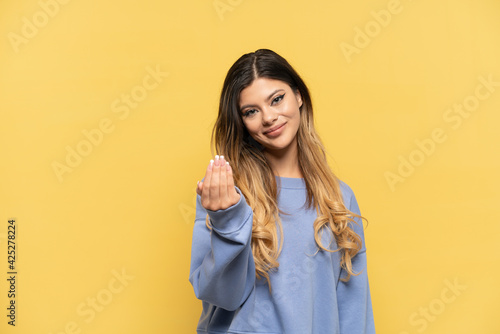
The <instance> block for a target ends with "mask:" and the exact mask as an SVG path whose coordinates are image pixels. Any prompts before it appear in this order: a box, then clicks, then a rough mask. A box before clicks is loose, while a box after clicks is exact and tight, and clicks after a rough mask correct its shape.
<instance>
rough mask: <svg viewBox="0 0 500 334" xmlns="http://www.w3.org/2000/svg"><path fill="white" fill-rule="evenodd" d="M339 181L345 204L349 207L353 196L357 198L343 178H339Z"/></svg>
mask: <svg viewBox="0 0 500 334" xmlns="http://www.w3.org/2000/svg"><path fill="white" fill-rule="evenodd" d="M338 181H339V186H340V192H341V193H342V198H343V199H344V205H345V206H346V207H349V205H350V204H351V200H352V198H355V196H354V191H353V190H352V188H351V187H350V186H349V185H348V184H347V183H346V182H344V181H342V180H341V179H338Z"/></svg>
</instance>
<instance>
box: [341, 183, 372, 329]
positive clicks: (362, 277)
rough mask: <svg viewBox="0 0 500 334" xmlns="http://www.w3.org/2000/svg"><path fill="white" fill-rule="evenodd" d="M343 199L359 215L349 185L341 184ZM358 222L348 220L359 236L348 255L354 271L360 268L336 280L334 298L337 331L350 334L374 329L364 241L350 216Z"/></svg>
mask: <svg viewBox="0 0 500 334" xmlns="http://www.w3.org/2000/svg"><path fill="white" fill-rule="evenodd" d="M344 187H345V188H343V189H345V190H344V191H345V193H346V194H345V197H344V198H345V199H350V200H349V202H346V206H348V209H349V210H350V211H352V212H354V213H356V214H358V215H361V213H360V209H359V206H358V202H357V200H356V197H355V196H354V193H353V191H352V189H351V188H350V187H349V186H347V185H345V184H344ZM354 219H355V220H356V221H357V222H358V224H359V226H358V224H352V228H353V229H354V231H355V232H356V233H357V234H358V235H359V236H360V237H361V240H362V248H361V250H360V251H359V252H358V253H357V254H356V256H354V258H353V259H352V268H353V271H354V273H358V272H360V271H361V274H359V275H358V276H354V275H351V277H350V279H349V281H348V282H343V281H341V280H338V284H337V300H338V309H339V319H340V332H341V333H353V334H373V333H375V323H374V319H373V309H372V301H371V296H370V285H369V282H368V273H367V260H366V245H365V237H364V232H363V222H362V221H361V218H357V217H354ZM340 277H341V278H345V277H347V272H346V271H345V270H344V269H342V270H341V271H340Z"/></svg>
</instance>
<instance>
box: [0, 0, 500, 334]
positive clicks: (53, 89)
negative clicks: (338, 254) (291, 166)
mask: <svg viewBox="0 0 500 334" xmlns="http://www.w3.org/2000/svg"><path fill="white" fill-rule="evenodd" d="M66 2H67V3H61V4H59V5H58V9H57V8H56V7H54V6H52V9H51V10H52V11H51V13H52V15H51V16H49V15H48V14H44V12H42V11H43V9H42V4H51V3H52V4H53V3H54V2H53V1H49V0H45V1H43V0H42V2H41V3H42V4H41V3H40V2H37V1H34V0H31V1H24V0H23V1H14V0H3V1H1V2H0V37H1V38H0V112H1V116H0V142H1V146H0V158H1V159H2V162H1V164H0V173H1V174H0V203H1V205H0V242H1V252H0V262H1V263H2V264H1V266H0V267H1V268H2V269H1V270H2V271H1V275H0V277H1V280H0V306H1V309H2V311H1V317H0V319H1V322H0V332H2V333H30V334H31V333H44V334H48V333H53V334H55V333H92V334H97V333H194V331H195V328H196V324H197V321H198V318H199V315H200V312H201V302H200V301H199V300H197V299H196V298H195V296H194V293H193V290H192V288H191V285H190V284H189V281H188V275H189V261H190V251H191V233H192V227H193V220H194V204H195V202H194V201H195V186H196V181H197V180H200V179H201V178H202V177H203V176H204V170H205V167H206V165H207V164H208V161H209V160H210V158H212V155H211V152H210V147H209V138H210V132H211V129H212V126H213V124H214V121H215V117H216V113H217V102H218V98H219V93H220V89H221V87H222V81H223V79H224V76H225V74H226V72H227V70H228V69H229V67H230V66H231V64H232V63H233V62H234V61H235V60H236V59H237V58H238V57H239V56H241V55H242V54H244V53H247V52H251V51H254V50H256V49H258V48H270V49H273V50H275V51H276V52H278V53H280V54H281V55H283V56H284V57H285V58H286V59H288V60H289V62H290V63H291V64H292V65H293V66H294V67H295V68H296V69H297V70H298V72H299V73H300V74H301V75H302V76H303V78H304V80H305V81H306V83H307V84H308V85H309V88H310V90H311V93H312V97H313V103H314V106H315V117H316V125H317V129H318V131H319V133H320V135H321V137H322V139H323V141H324V143H325V145H326V147H327V149H328V152H329V161H330V163H331V166H332V169H333V170H334V172H335V173H337V175H338V176H339V177H340V178H341V179H342V180H344V181H345V182H346V183H348V184H349V185H350V186H351V187H352V189H353V190H354V192H355V194H356V196H357V199H358V202H359V204H360V207H361V213H362V214H363V216H365V217H367V218H368V220H369V224H368V228H367V229H366V232H365V236H366V240H367V242H366V244H367V248H368V268H369V269H368V272H369V279H370V287H371V293H372V300H373V309H374V315H375V324H376V329H377V333H382V334H385V333H389V334H391V333H394V334H413V333H428V334H431V333H454V334H456V333H492V334H493V333H500V324H499V321H498V314H497V313H498V310H499V308H500V301H499V299H500V289H499V287H498V284H499V283H498V282H499V281H500V269H499V267H498V265H499V264H500V250H499V247H498V243H499V237H500V224H499V221H500V212H499V202H500V191H499V187H500V178H499V176H498V172H499V171H500V169H499V168H500V158H499V154H498V153H499V151H498V144H499V143H500V134H499V131H498V124H499V122H500V116H499V113H498V110H499V107H500V86H498V84H497V86H493V88H491V87H490V88H491V89H492V91H491V92H490V94H489V95H488V96H487V98H486V97H485V94H486V93H487V92H488V90H487V89H486V88H485V87H483V88H479V89H480V93H481V94H482V95H481V96H483V97H484V99H481V100H480V101H479V106H477V108H475V109H474V110H473V111H472V112H470V116H468V117H461V118H456V117H457V115H458V114H450V111H448V110H449V108H452V107H453V105H454V104H463V103H465V102H464V101H468V103H472V102H473V101H474V97H475V96H476V95H475V94H476V88H477V87H478V85H480V83H481V81H480V80H479V78H480V77H481V78H485V79H487V78H488V76H490V77H491V78H492V80H493V81H494V82H497V83H498V82H500V63H499V59H500V34H499V32H500V3H499V2H498V1H496V0H479V1H465V0H454V1H451V0H449V1H423V0H419V1H415V0H414V1H410V0H405V1H403V0H402V1H400V2H398V1H394V0H391V1H385V0H384V1H380V0H377V1H362V2H357V1H340V0H339V1H312V2H307V1H290V0H289V1H285V0H280V1H263V0H260V1H256V0H253V1H248V0H220V1H215V2H214V1H212V0H204V1H200V0H195V1H158V0H157V1H123V0H122V1H79V0H72V1H66ZM214 5H217V6H219V7H218V9H216V7H215V6H214ZM45 7H47V6H45ZM381 10H385V11H387V12H386V13H390V19H388V18H387V16H386V17H385V18H386V21H384V25H382V24H381V23H377V22H378V21H376V19H375V17H378V18H379V20H381V17H383V16H380V15H382V14H380V13H384V12H380V11H381ZM388 10H392V13H391V12H390V11H388ZM49 11H50V9H49ZM374 13H379V14H380V15H378V16H377V14H374ZM44 15H45V16H44ZM44 17H45V18H46V20H45V19H44ZM26 22H28V23H26ZM30 22H31V23H30ZM33 22H36V23H37V24H38V27H37V26H36V25H34V27H35V29H31V30H29V28H28V26H29V24H34V23H33ZM377 27H378V28H377ZM32 28H33V27H32ZM366 29H368V32H369V35H366V36H367V37H368V40H367V39H366V38H365V39H363V38H362V35H361V34H366V33H367V30H366ZM370 29H371V30H370ZM359 31H361V32H362V33H360V32H359ZM23 33H24V35H23ZM25 36H28V37H29V38H26V37H25ZM23 38H24V39H23ZM13 41H17V44H16V43H14V42H13ZM19 41H22V42H19ZM356 43H357V46H358V47H356ZM346 45H350V47H351V49H350V50H351V51H352V50H353V49H352V47H356V50H357V51H356V52H354V51H353V53H351V54H350V55H348V54H346V53H345V52H343V51H342V48H343V47H344V48H345V47H346ZM154 69H159V70H160V71H161V72H165V73H166V72H168V75H167V74H162V75H163V77H161V78H160V79H159V80H158V82H156V85H155V88H154V89H150V90H144V88H141V87H144V80H145V78H147V75H148V73H149V72H148V70H154ZM147 80H149V79H147ZM148 85H149V86H148V87H150V88H151V87H152V86H154V81H151V80H150V81H148ZM132 92H134V93H135V94H136V95H135V96H141V100H140V101H139V100H137V99H138V98H137V99H136V100H134V102H136V103H137V104H136V105H135V108H129V110H128V112H129V113H128V114H126V113H125V110H126V109H127V108H125V109H123V108H124V104H123V102H121V99H122V97H123V96H127V95H131V93H132ZM141 92H142V93H143V95H137V94H140V93H141ZM144 92H146V94H147V96H144ZM476 97H477V96H476ZM117 100H118V102H117ZM476 100H477V99H476ZM113 103H122V104H121V107H122V109H121V110H122V111H121V112H115V111H117V109H116V108H117V105H116V104H115V106H114V107H113ZM447 116H448V117H451V116H454V117H455V118H454V121H453V122H451V121H450V119H448V121H446V119H445V118H446V117H447ZM106 120H107V121H106ZM102 122H104V123H105V122H108V124H107V125H106V126H104V128H106V129H108V133H104V132H102V134H103V137H102V139H101V141H100V142H98V144H96V145H92V146H91V147H90V148H89V147H88V146H87V147H85V141H86V137H85V135H84V134H83V132H82V131H84V130H87V131H91V130H92V129H98V128H99V127H100V126H101V123H102ZM458 122H460V124H459V123H458ZM436 128H438V129H441V131H442V135H443V136H445V137H446V140H445V141H442V142H437V141H434V148H433V149H430V148H429V152H430V154H428V155H422V154H423V153H419V147H418V146H417V144H416V141H421V142H425V140H431V139H430V138H432V132H433V130H434V129H436ZM110 129H112V130H110ZM94 133H95V132H94ZM96 138H97V137H96ZM96 142H97V141H96ZM427 143H428V141H427ZM78 145H80V146H79V147H80V149H81V150H83V151H82V152H86V153H88V154H87V155H86V156H82V157H81V158H82V159H81V161H80V163H79V164H77V163H75V165H76V167H74V168H71V171H67V172H65V173H64V174H63V175H62V180H61V179H60V178H58V176H57V175H56V172H55V171H54V167H53V165H54V164H57V163H59V164H66V162H65V161H66V156H67V154H68V147H69V148H70V149H76V148H77V147H78ZM429 145H430V144H429ZM431 146H432V145H431ZM429 147H430V146H429ZM85 149H86V150H87V151H85ZM420 152H421V151H420ZM410 157H412V159H413V161H417V163H418V165H415V166H414V167H413V168H414V170H413V171H411V172H408V173H407V174H406V176H405V177H402V178H401V180H403V182H397V183H396V184H395V185H393V186H392V187H391V186H390V183H389V182H388V180H387V173H388V172H389V173H393V174H396V173H398V168H399V166H400V164H401V160H400V159H406V160H408V159H410ZM415 159H416V160H415ZM418 159H420V160H418ZM401 180H400V181H401ZM9 218H16V220H17V226H18V229H17V238H16V242H17V263H16V264H17V267H16V269H17V270H18V277H17V283H16V284H17V286H16V289H17V293H18V295H17V298H16V305H17V309H16V310H17V319H16V327H15V328H13V327H12V326H8V325H7V320H8V319H7V317H6V315H7V311H6V307H7V302H8V298H7V290H8V287H7V284H6V278H7V274H6V272H7V246H6V236H7V220H8V219H9ZM122 271H123V272H125V273H126V275H127V277H128V278H127V279H125V281H124V282H125V283H123V282H122V283H120V282H119V281H117V280H116V274H117V273H121V272H122ZM454 282H455V283H457V282H458V283H457V284H458V285H460V286H461V288H460V289H459V290H456V291H455V292H453V290H450V289H449V287H448V285H449V284H454ZM93 299H95V300H97V302H98V303H99V300H100V301H101V303H100V304H97V309H99V311H97V310H96V309H94V310H95V311H94V315H93V316H91V311H90V310H91V308H90V306H89V305H91V304H90V303H91V301H92V300H93ZM426 312H427V313H426ZM424 314H428V315H427V316H424Z"/></svg>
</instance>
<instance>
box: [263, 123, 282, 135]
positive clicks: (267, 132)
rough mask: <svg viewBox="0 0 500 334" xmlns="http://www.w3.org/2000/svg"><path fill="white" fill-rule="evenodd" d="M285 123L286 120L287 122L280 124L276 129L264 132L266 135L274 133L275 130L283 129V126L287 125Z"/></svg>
mask: <svg viewBox="0 0 500 334" xmlns="http://www.w3.org/2000/svg"><path fill="white" fill-rule="evenodd" d="M285 124H286V122H285V123H283V124H281V125H280V126H278V127H277V128H274V129H271V130H267V131H266V132H264V134H265V135H267V134H272V133H273V132H274V131H276V130H279V129H281V128H282V127H283V126H284V125H285Z"/></svg>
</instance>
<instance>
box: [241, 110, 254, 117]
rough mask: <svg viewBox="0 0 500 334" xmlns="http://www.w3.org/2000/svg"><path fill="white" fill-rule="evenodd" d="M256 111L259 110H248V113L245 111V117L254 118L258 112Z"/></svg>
mask: <svg viewBox="0 0 500 334" xmlns="http://www.w3.org/2000/svg"><path fill="white" fill-rule="evenodd" d="M256 111H257V110H255V109H250V110H247V111H245V112H244V113H243V116H245V117H248V116H252V115H253V114H255V112H256Z"/></svg>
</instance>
